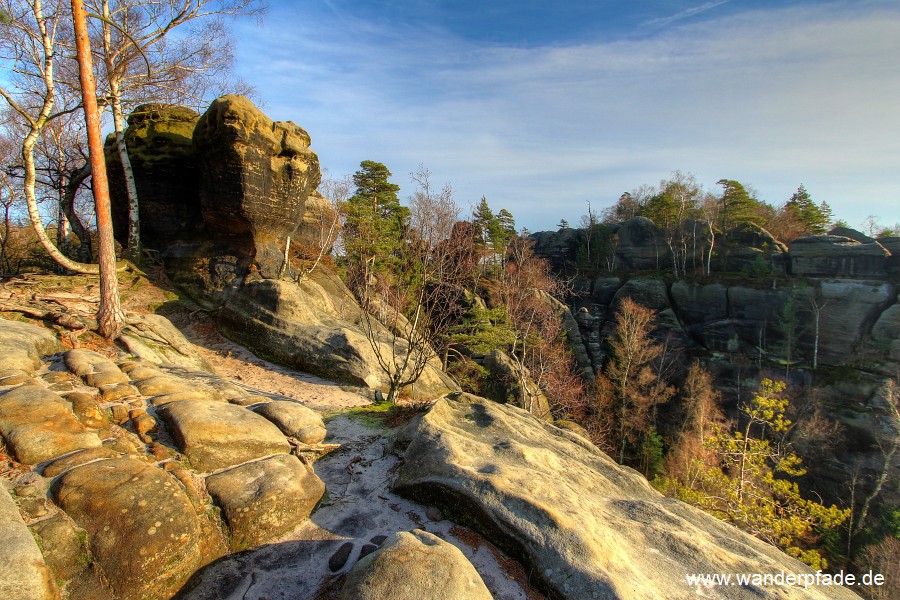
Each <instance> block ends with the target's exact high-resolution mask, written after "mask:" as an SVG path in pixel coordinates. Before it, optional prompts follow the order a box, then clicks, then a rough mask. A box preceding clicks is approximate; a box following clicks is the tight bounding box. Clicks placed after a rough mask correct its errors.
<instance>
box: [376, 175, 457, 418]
mask: <svg viewBox="0 0 900 600" xmlns="http://www.w3.org/2000/svg"><path fill="white" fill-rule="evenodd" d="M430 176H431V174H430V173H429V172H428V171H427V169H425V168H424V167H420V168H419V170H418V171H417V172H416V173H414V174H412V179H413V181H414V182H415V183H416V184H417V186H418V188H417V190H416V192H415V194H414V195H413V196H412V197H411V198H410V216H411V219H410V221H411V224H410V227H409V231H408V232H407V236H406V239H405V241H404V243H403V244H401V245H400V248H399V249H398V250H397V252H398V256H397V259H398V260H397V263H398V270H397V272H394V273H390V274H385V273H381V274H379V275H378V276H377V277H376V276H374V275H373V274H371V273H366V274H365V282H366V283H365V285H364V286H363V289H362V293H361V303H362V306H363V314H364V319H363V321H364V325H365V327H364V328H365V333H366V337H367V338H368V340H369V343H370V345H371V347H372V351H373V353H374V354H375V357H376V360H377V362H378V365H379V367H380V368H381V370H382V371H383V372H384V374H385V375H386V376H387V378H388V382H389V387H388V395H387V400H388V401H390V402H393V401H394V400H395V399H396V398H397V397H398V395H399V393H400V391H401V390H402V389H404V388H405V387H407V386H409V385H411V384H413V383H415V382H416V381H417V380H418V379H419V377H421V375H422V373H423V372H424V370H425V368H426V367H427V365H428V363H429V362H431V361H432V360H433V359H435V358H437V357H438V356H439V354H438V352H439V347H440V344H442V343H443V340H444V338H446V335H447V333H448V331H449V328H450V325H451V320H452V314H453V312H454V311H452V310H448V309H449V308H450V307H452V306H454V305H455V304H457V303H458V301H459V298H460V297H461V295H462V293H463V287H462V285H461V281H462V279H461V275H462V274H461V273H460V272H459V269H458V268H456V267H455V266H454V265H455V264H456V262H455V261H454V260H453V251H452V249H450V248H448V247H447V241H448V240H450V239H451V233H452V231H453V225H454V223H456V220H457V217H458V215H459V208H458V207H457V205H456V203H455V202H454V201H453V194H452V190H451V188H450V187H449V186H445V187H444V188H443V189H442V190H441V191H440V192H438V191H436V190H435V189H434V188H433V187H432V185H431V182H430Z"/></svg>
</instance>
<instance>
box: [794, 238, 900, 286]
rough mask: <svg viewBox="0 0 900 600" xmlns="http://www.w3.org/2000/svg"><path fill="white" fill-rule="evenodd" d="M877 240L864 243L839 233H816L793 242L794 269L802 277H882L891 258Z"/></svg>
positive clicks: (885, 273)
mask: <svg viewBox="0 0 900 600" xmlns="http://www.w3.org/2000/svg"><path fill="white" fill-rule="evenodd" d="M890 255H891V254H890V252H888V251H887V250H886V249H885V248H884V246H882V245H881V244H879V243H877V242H874V241H873V242H869V243H860V242H858V241H856V240H853V239H850V238H846V237H840V236H835V235H816V236H810V237H804V238H800V239H797V240H794V241H793V242H791V246H790V265H791V273H792V274H793V275H795V276H798V277H844V278H857V279H865V278H882V277H885V276H886V275H887V266H888V258H889V257H890Z"/></svg>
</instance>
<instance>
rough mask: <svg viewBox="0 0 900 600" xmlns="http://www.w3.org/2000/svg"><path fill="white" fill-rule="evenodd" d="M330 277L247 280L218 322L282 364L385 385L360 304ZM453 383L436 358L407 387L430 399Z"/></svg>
mask: <svg viewBox="0 0 900 600" xmlns="http://www.w3.org/2000/svg"><path fill="white" fill-rule="evenodd" d="M332 277H333V275H332V276H330V275H328V274H324V273H320V272H318V271H316V272H314V273H313V274H312V275H311V276H310V277H309V278H307V279H304V280H303V281H302V282H301V283H300V284H299V285H297V284H294V283H289V282H286V281H275V280H264V281H256V282H251V283H247V284H246V285H244V287H243V288H242V289H241V291H240V292H239V293H237V294H236V295H235V296H234V297H232V298H231V300H229V302H228V303H227V304H226V305H225V306H224V307H222V309H221V311H220V312H219V321H218V323H219V328H220V330H221V331H222V332H223V333H224V334H225V335H227V336H228V337H230V338H231V339H233V340H235V341H237V342H239V343H241V344H244V345H246V346H247V347H249V348H250V349H252V350H255V351H257V352H259V353H260V354H263V355H264V356H267V357H270V358H271V359H272V360H275V361H277V362H280V363H282V364H285V365H288V366H291V367H294V368H297V369H300V370H303V371H308V372H312V373H317V374H320V375H324V376H326V377H328V378H330V379H334V380H337V381H342V382H347V383H351V384H354V385H364V386H367V387H370V388H373V389H381V390H385V391H386V390H387V387H388V380H387V376H386V375H385V373H384V371H383V370H382V369H381V368H380V367H379V366H378V361H377V359H376V357H375V355H374V352H373V351H372V347H371V345H370V343H369V340H368V338H366V336H365V334H364V333H363V329H362V326H361V319H362V317H361V309H360V308H359V305H358V304H357V303H356V300H355V299H354V298H353V295H352V294H351V293H350V291H349V290H347V288H346V287H344V286H343V284H341V283H340V281H335V280H333V279H331V278H332ZM384 352H388V353H389V352H390V350H388V349H387V348H385V349H384ZM456 388H457V386H456V384H455V383H454V382H453V380H452V379H450V378H449V377H448V376H446V375H445V374H444V373H443V372H442V371H441V370H440V366H439V364H429V365H427V366H426V368H425V370H424V371H423V373H422V376H421V377H420V378H419V379H418V381H416V383H415V385H413V386H411V388H410V391H411V393H412V395H413V397H417V398H424V399H432V398H435V397H436V396H439V395H440V394H443V393H445V392H447V390H452V389H456Z"/></svg>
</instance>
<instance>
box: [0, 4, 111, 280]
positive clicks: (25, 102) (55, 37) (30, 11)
mask: <svg viewBox="0 0 900 600" xmlns="http://www.w3.org/2000/svg"><path fill="white" fill-rule="evenodd" d="M2 1H3V4H2V9H3V11H4V12H6V13H7V14H9V15H11V16H12V19H11V21H10V23H8V24H5V25H3V32H4V34H5V35H4V36H2V38H0V39H2V40H3V41H2V42H0V53H2V55H0V60H2V62H3V65H4V67H5V68H6V69H7V70H8V71H9V72H10V78H11V81H12V82H13V85H14V86H15V88H9V89H8V88H5V87H0V96H2V97H3V98H4V99H5V100H6V102H7V104H9V106H10V107H11V108H12V110H13V111H14V112H15V114H16V115H17V117H18V118H19V119H20V120H21V122H22V123H23V124H24V128H25V135H24V137H23V138H22V141H21V157H22V169H23V172H24V192H25V202H26V205H27V208H28V216H29V218H30V219H31V224H32V226H33V227H34V230H35V233H36V234H37V236H38V240H39V241H40V242H41V245H42V246H43V247H44V249H45V250H46V251H47V253H48V254H50V256H51V257H52V258H53V259H54V260H55V261H56V262H57V263H59V264H60V265H62V266H63V267H65V268H66V269H68V270H70V271H75V272H77V273H98V272H99V268H98V267H97V265H89V264H84V263H79V262H76V261H73V260H71V259H69V258H68V257H67V256H65V255H64V254H63V253H62V252H60V251H59V249H58V248H57V247H56V246H55V245H54V243H53V241H52V240H50V237H49V236H48V235H47V232H46V230H45V229H44V226H43V223H42V221H41V215H40V212H39V210H38V204H37V198H36V195H35V183H36V178H37V169H36V165H35V154H34V150H35V145H36V144H37V143H38V141H39V139H40V137H41V134H42V132H43V131H44V129H45V128H46V127H47V125H48V123H50V122H51V121H52V120H54V119H56V118H58V117H59V116H61V115H64V114H67V113H71V112H73V111H74V110H77V106H63V107H61V108H59V109H55V104H56V100H57V92H56V83H57V82H56V75H55V72H56V71H55V69H56V68H57V57H58V54H59V43H60V38H61V37H64V36H65V32H66V30H67V25H68V23H67V21H66V19H67V18H68V14H67V13H66V11H65V10H64V5H63V3H62V2H60V1H52V2H49V3H47V4H46V6H45V4H44V2H43V1H42V0H23V1H17V0H2ZM45 8H46V10H45Z"/></svg>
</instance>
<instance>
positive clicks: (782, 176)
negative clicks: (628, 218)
mask: <svg viewBox="0 0 900 600" xmlns="http://www.w3.org/2000/svg"><path fill="white" fill-rule="evenodd" d="M710 4H717V3H710ZM719 4H720V3H719ZM829 6H830V7H831V8H827V9H826V8H822V7H821V6H818V7H806V8H804V7H800V8H792V9H782V10H778V11H769V12H763V11H760V12H751V13H743V14H738V15H734V16H730V17H727V18H724V17H723V18H717V19H712V20H700V21H696V22H694V21H691V22H684V23H682V24H680V25H679V26H677V27H671V28H668V29H666V30H665V31H663V32H660V33H658V34H656V35H653V36H649V37H647V38H642V39H636V40H634V39H632V40H624V41H623V40H620V41H615V42H598V43H592V44H581V45H571V46H556V47H538V48H513V47H504V46H496V45H491V46H487V45H478V44H475V43H472V42H466V41H462V40H459V39H456V38H454V37H453V36H451V35H448V34H446V33H445V32H442V31H441V30H439V29H436V28H423V27H421V26H410V25H404V24H395V25H392V26H390V27H387V26H381V25H377V24H372V23H351V24H350V25H349V26H347V22H346V21H345V22H344V23H343V25H342V26H341V27H338V26H337V25H335V26H334V28H330V27H323V26H322V23H321V21H316V22H312V21H311V20H309V19H303V18H291V17H286V16H284V15H282V18H281V19H278V20H275V19H273V18H272V17H270V19H269V21H268V23H267V25H266V30H265V32H264V35H259V34H256V36H255V37H252V36H248V35H247V34H244V35H243V40H242V47H241V52H242V53H243V54H242V56H243V64H245V65H246V68H245V71H244V72H242V73H241V75H242V76H243V77H244V78H246V79H249V80H251V81H252V82H253V83H254V84H256V85H257V87H258V88H259V89H260V91H261V92H262V93H263V95H265V96H266V99H267V104H268V107H269V108H268V110H269V112H270V113H271V116H272V117H274V118H277V119H292V120H294V121H296V122H298V123H299V124H300V125H302V126H303V127H305V128H307V129H308V130H309V131H310V133H311V135H312V139H313V148H314V149H315V150H316V151H317V152H318V153H319V156H320V159H321V161H322V164H323V165H327V166H329V167H330V169H331V171H332V172H333V173H349V172H353V171H354V170H355V169H356V168H357V167H358V165H359V162H360V161H361V160H363V159H373V160H379V161H381V162H384V163H385V164H386V165H388V167H389V168H391V169H392V170H393V171H394V173H395V174H396V175H397V177H396V181H397V183H399V184H401V185H403V186H405V184H407V180H406V176H405V174H406V173H409V172H411V171H413V170H415V168H416V166H417V165H418V164H419V163H425V165H426V166H428V167H429V168H430V169H431V170H432V171H433V173H434V174H435V179H436V180H441V181H451V182H452V183H453V187H454V189H455V190H456V193H457V199H458V201H459V202H460V204H462V205H466V204H467V202H469V201H473V202H474V201H477V199H478V198H480V197H481V195H482V194H484V195H487V197H488V200H489V201H490V202H491V204H492V206H494V205H496V207H506V208H508V209H509V210H511V211H512V212H513V214H514V215H516V217H517V218H518V219H519V223H520V224H521V225H526V226H528V227H529V228H530V229H532V230H535V229H539V228H541V227H545V228H546V227H549V226H552V225H553V224H555V223H556V222H558V221H559V219H560V218H561V217H565V218H566V219H568V220H569V221H570V222H575V221H577V218H578V216H579V215H580V214H581V213H582V212H583V211H584V207H585V201H587V200H591V201H592V202H593V204H594V205H595V206H597V205H603V204H605V203H612V202H614V201H615V199H616V198H618V196H619V195H620V194H621V193H622V192H623V191H626V190H631V189H633V188H635V187H637V186H639V185H641V184H644V183H655V182H656V181H658V180H659V179H660V178H663V177H666V176H668V175H669V173H670V172H671V171H672V170H674V169H682V170H687V171H693V172H694V173H695V174H696V175H697V177H698V179H699V180H700V181H705V182H706V183H707V185H713V184H714V182H715V181H717V180H718V179H720V178H723V177H727V178H732V179H738V180H740V181H742V182H745V183H748V184H751V185H753V187H755V188H756V189H757V190H758V191H759V192H760V195H761V197H762V198H763V199H767V200H769V201H772V202H783V201H785V200H787V198H789V197H790V194H791V193H792V192H793V191H794V190H795V189H796V188H797V186H798V185H799V184H800V183H801V182H802V183H803V184H804V185H805V186H806V188H807V189H808V190H810V192H811V193H812V195H813V197H814V198H815V199H816V201H822V200H827V201H828V202H829V203H830V204H831V205H832V207H833V208H834V209H835V213H836V215H837V216H839V217H844V218H847V219H848V220H849V221H850V222H851V223H854V222H857V221H860V220H862V219H863V218H864V217H865V216H866V215H867V214H869V213H876V214H882V215H883V216H884V218H885V219H886V220H888V221H891V222H893V221H895V220H897V219H898V218H900V210H898V208H900V206H898V205H900V202H898V198H900V174H898V173H897V170H896V165H897V164H900V140H898V138H897V136H896V131H900V112H898V111H897V110H896V108H895V107H894V106H893V104H894V99H896V98H897V97H900V69H898V66H897V64H896V60H895V57H896V56H897V55H898V54H900V38H898V36H897V35H896V32H897V30H898V27H900V11H898V10H896V8H888V9H871V10H868V11H861V10H856V9H855V8H856V5H854V6H853V7H852V9H846V10H841V9H840V6H841V5H835V4H831V5H829ZM835 7H837V8H835ZM856 212H860V213H865V214H860V215H859V216H857V214H856Z"/></svg>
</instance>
